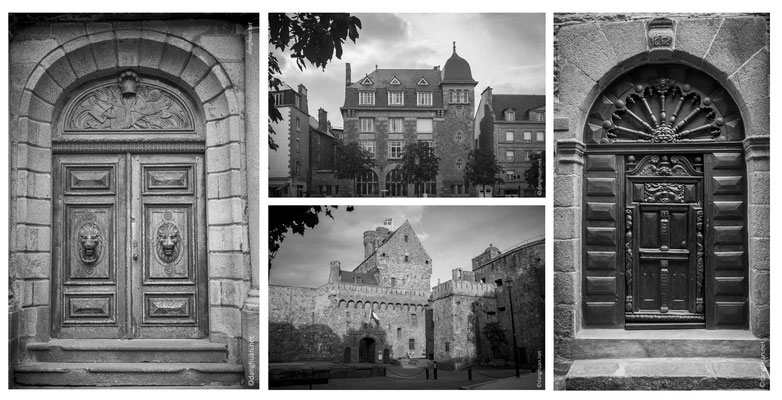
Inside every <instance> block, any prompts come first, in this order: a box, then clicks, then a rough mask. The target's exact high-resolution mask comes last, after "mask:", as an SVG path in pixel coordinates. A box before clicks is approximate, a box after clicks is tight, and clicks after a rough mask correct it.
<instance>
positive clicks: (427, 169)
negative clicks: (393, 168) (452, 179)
mask: <svg viewBox="0 0 782 400" xmlns="http://www.w3.org/2000/svg"><path fill="white" fill-rule="evenodd" d="M401 170H402V181H403V182H404V183H414V184H415V185H416V186H418V185H420V184H422V183H424V182H429V181H432V180H434V179H435V178H437V173H438V171H439V170H440V159H439V158H437V157H436V156H435V155H434V148H433V147H431V146H428V145H426V144H421V143H410V144H408V145H406V146H405V148H404V152H403V153H402V168H401Z"/></svg>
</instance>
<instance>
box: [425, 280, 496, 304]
mask: <svg viewBox="0 0 782 400" xmlns="http://www.w3.org/2000/svg"><path fill="white" fill-rule="evenodd" d="M496 288H497V286H496V285H495V284H494V283H483V282H470V281H453V280H450V281H447V282H443V283H441V284H439V285H437V286H435V287H434V288H432V300H437V299H441V298H443V297H448V296H451V295H461V296H475V297H495V292H494V289H496Z"/></svg>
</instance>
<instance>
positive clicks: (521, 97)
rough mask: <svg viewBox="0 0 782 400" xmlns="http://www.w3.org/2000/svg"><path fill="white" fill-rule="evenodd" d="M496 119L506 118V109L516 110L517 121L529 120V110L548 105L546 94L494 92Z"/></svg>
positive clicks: (493, 104)
mask: <svg viewBox="0 0 782 400" xmlns="http://www.w3.org/2000/svg"><path fill="white" fill-rule="evenodd" d="M491 102H492V107H493V108H494V117H495V118H496V121H504V120H505V110H506V109H508V108H512V109H514V110H516V119H515V120H516V121H528V120H529V111H530V110H534V109H536V108H540V107H544V106H545V105H546V96H544V95H536V94H493V95H492V96H491Z"/></svg>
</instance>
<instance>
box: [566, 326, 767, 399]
mask: <svg viewBox="0 0 782 400" xmlns="http://www.w3.org/2000/svg"><path fill="white" fill-rule="evenodd" d="M571 350H572V353H571V354H572V357H573V365H572V366H571V367H570V370H569V371H568V373H567V375H566V376H565V378H564V383H563V384H562V385H561V386H560V388H563V389H565V390H614V389H615V390H657V389H665V390H698V389H768V388H769V371H768V368H767V365H766V364H765V363H764V361H768V358H767V357H768V356H769V354H770V352H769V348H768V343H767V342H763V341H761V340H760V339H758V338H756V337H755V336H753V335H752V333H750V332H749V331H743V330H720V331H707V330H692V329H683V330H643V331H641V330H637V331H625V330H597V329H587V330H582V331H580V332H579V333H578V334H577V335H576V338H575V340H574V342H573V344H572V347H571ZM562 386H564V387H562Z"/></svg>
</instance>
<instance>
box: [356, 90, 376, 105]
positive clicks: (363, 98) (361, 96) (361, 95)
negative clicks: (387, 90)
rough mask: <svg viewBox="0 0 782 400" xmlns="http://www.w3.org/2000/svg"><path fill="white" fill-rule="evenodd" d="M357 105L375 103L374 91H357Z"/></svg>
mask: <svg viewBox="0 0 782 400" xmlns="http://www.w3.org/2000/svg"><path fill="white" fill-rule="evenodd" d="M358 105H360V106H374V105H375V92H374V91H372V92H370V91H360V92H358Z"/></svg>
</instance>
